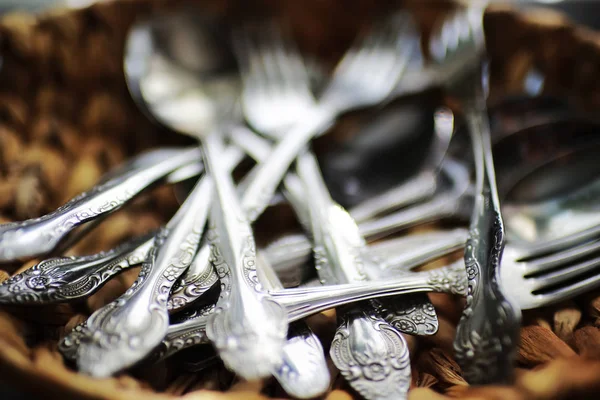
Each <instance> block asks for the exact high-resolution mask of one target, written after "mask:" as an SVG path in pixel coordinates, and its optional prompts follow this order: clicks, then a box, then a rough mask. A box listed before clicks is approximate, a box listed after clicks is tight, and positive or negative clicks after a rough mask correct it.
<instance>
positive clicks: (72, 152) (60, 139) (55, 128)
mask: <svg viewBox="0 0 600 400" xmlns="http://www.w3.org/2000/svg"><path fill="white" fill-rule="evenodd" d="M31 136H32V140H34V141H35V142H36V143H38V144H39V145H44V146H48V147H51V148H53V149H55V150H57V151H60V152H61V154H63V156H67V158H69V159H71V158H77V157H78V156H79V155H80V154H81V150H82V139H81V138H80V137H79V136H78V134H77V131H76V129H75V128H74V127H73V126H72V125H71V124H69V123H67V122H65V121H62V120H60V121H59V120H58V119H57V118H56V117H54V116H52V115H46V114H42V115H41V116H40V117H39V118H38V119H37V120H36V121H35V122H34V123H33V126H32V128H31Z"/></svg>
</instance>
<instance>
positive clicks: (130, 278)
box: [116, 265, 141, 291]
mask: <svg viewBox="0 0 600 400" xmlns="http://www.w3.org/2000/svg"><path fill="white" fill-rule="evenodd" d="M140 269H141V265H140V266H137V267H134V268H131V269H128V270H127V271H123V272H121V273H120V274H119V275H118V276H117V277H116V279H117V280H118V281H119V282H120V283H121V286H122V288H123V289H124V291H125V290H127V289H129V288H130V287H131V286H132V285H133V282H135V280H136V279H137V278H138V275H139V273H140Z"/></svg>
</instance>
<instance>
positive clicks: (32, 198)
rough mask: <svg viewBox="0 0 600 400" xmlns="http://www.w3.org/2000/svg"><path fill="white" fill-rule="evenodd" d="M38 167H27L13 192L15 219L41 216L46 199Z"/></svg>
mask: <svg viewBox="0 0 600 400" xmlns="http://www.w3.org/2000/svg"><path fill="white" fill-rule="evenodd" d="M40 174H41V171H40V169H39V167H36V166H33V167H29V168H27V169H26V170H24V171H23V174H22V175H21V176H20V178H19V183H18V185H17V190H16V192H15V204H14V207H15V216H16V217H17V219H21V220H22V219H29V218H34V217H38V216H40V215H41V214H42V210H43V209H44V205H45V202H46V197H45V194H44V192H43V191H42V179H41V176H40Z"/></svg>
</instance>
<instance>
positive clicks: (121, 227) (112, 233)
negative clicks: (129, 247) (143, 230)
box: [94, 210, 136, 251]
mask: <svg viewBox="0 0 600 400" xmlns="http://www.w3.org/2000/svg"><path fill="white" fill-rule="evenodd" d="M135 225H136V221H135V219H134V218H133V217H132V216H131V214H129V213H128V212H127V210H120V211H117V212H115V213H114V214H112V215H111V216H109V217H108V218H107V219H106V220H105V221H103V223H102V224H100V226H98V228H96V232H95V233H96V234H95V236H96V246H94V247H95V248H94V251H100V250H105V249H107V248H112V247H114V246H116V245H117V244H119V243H122V242H123V241H124V240H126V239H127V238H130V237H131V236H133V235H132V230H133V227H134V226H135Z"/></svg>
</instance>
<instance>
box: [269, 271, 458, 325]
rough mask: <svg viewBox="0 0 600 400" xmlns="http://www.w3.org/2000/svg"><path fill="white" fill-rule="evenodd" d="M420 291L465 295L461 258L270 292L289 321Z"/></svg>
mask: <svg viewBox="0 0 600 400" xmlns="http://www.w3.org/2000/svg"><path fill="white" fill-rule="evenodd" d="M418 292H440V293H449V294H456V295H460V296H466V293H467V279H466V273H465V267H464V263H463V262H462V260H461V261H460V262H457V263H455V264H452V265H450V266H448V267H443V268H438V269H434V270H430V271H423V272H415V273H411V274H408V275H403V276H402V277H396V278H393V279H386V280H376V281H368V282H361V283H346V284H340V285H335V286H318V287H307V288H292V289H285V290H280V291H270V292H269V295H270V297H271V298H273V299H274V300H275V301H277V302H278V303H280V304H282V305H284V306H285V307H286V308H288V314H289V315H288V317H289V320H290V321H296V320H298V319H302V318H305V317H307V316H309V315H312V314H314V313H316V312H321V311H324V310H328V309H330V308H335V307H339V306H343V305H345V304H349V303H353V302H356V301H361V300H369V299H373V298H377V297H387V296H394V295H400V294H407V293H418Z"/></svg>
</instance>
